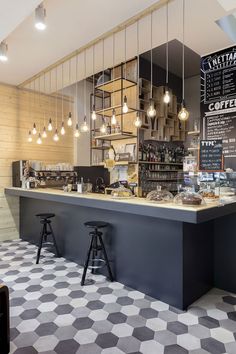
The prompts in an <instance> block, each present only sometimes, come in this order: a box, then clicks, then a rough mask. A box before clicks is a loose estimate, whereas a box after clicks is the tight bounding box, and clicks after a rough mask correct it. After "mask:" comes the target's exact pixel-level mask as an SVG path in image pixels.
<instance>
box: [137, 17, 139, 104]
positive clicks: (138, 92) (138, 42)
mask: <svg viewBox="0 0 236 354" xmlns="http://www.w3.org/2000/svg"><path fill="white" fill-rule="evenodd" d="M137 92H138V97H137V99H138V98H139V20H138V21H137ZM137 106H138V102H137ZM137 108H138V107H137Z"/></svg>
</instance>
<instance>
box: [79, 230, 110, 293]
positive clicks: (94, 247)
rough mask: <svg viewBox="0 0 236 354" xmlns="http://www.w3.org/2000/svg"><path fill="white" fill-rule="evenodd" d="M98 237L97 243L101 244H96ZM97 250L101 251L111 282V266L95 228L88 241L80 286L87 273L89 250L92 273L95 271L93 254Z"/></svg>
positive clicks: (95, 253)
mask: <svg viewBox="0 0 236 354" xmlns="http://www.w3.org/2000/svg"><path fill="white" fill-rule="evenodd" d="M98 239H99V243H100V245H101V246H98V242H97V240H98ZM97 251H101V252H102V253H103V256H104V260H105V264H106V266H107V270H108V274H109V278H110V281H111V282H112V281H113V275H112V271H111V267H110V264H109V260H108V257H107V252H106V249H105V246H104V242H103V239H102V236H101V233H99V232H97V230H95V233H93V235H92V236H91V241H90V246H89V250H88V253H87V258H86V261H85V264H84V271H83V275H82V280H81V285H82V286H83V285H84V282H85V278H86V274H87V270H88V265H89V261H90V257H91V252H92V267H91V268H92V273H93V274H94V271H95V267H94V263H95V256H96V255H97Z"/></svg>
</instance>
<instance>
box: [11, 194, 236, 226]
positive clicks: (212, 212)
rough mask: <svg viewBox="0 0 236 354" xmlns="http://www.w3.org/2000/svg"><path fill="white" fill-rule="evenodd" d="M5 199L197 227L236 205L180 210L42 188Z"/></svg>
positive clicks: (137, 200) (143, 201) (135, 200)
mask: <svg viewBox="0 0 236 354" xmlns="http://www.w3.org/2000/svg"><path fill="white" fill-rule="evenodd" d="M5 193H6V195H12V196H18V197H28V198H34V199H41V200H42V199H43V200H47V201H54V202H61V203H68V204H74V205H78V206H84V207H92V208H101V209H107V210H114V211H115V210H116V211H118V212H125V213H131V214H140V215H144V216H150V217H156V218H163V219H170V220H176V221H183V222H190V223H199V222H202V221H207V220H211V219H214V218H217V217H220V216H223V215H227V214H231V213H233V212H236V202H234V203H230V204H226V205H222V204H219V203H217V202H215V203H211V204H204V205H199V206H183V205H177V204H174V203H163V204H161V203H160V204H155V203H152V202H148V201H147V200H146V199H144V198H137V197H133V198H130V199H114V198H112V197H111V196H109V195H104V194H96V193H87V194H79V193H77V192H64V191H62V190H57V189H51V188H45V189H44V188H41V189H23V188H16V187H10V188H5Z"/></svg>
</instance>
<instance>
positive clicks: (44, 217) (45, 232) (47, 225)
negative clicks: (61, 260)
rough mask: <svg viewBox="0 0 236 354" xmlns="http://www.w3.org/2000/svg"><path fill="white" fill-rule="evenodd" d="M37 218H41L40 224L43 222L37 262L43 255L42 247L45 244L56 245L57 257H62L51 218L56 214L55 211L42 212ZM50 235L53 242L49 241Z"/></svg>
mask: <svg viewBox="0 0 236 354" xmlns="http://www.w3.org/2000/svg"><path fill="white" fill-rule="evenodd" d="M35 216H36V217H37V218H39V219H40V224H42V229H41V233H40V239H39V246H38V252H37V259H36V264H38V263H39V259H40V255H41V249H42V247H43V245H47V246H49V245H52V246H54V249H55V254H56V256H57V257H60V254H59V250H58V247H57V243H56V238H55V235H54V232H53V229H52V225H51V222H52V221H51V220H50V219H51V218H53V217H54V216H55V214H53V213H40V214H36V215H35ZM48 236H51V237H52V242H48V240H47V238H48Z"/></svg>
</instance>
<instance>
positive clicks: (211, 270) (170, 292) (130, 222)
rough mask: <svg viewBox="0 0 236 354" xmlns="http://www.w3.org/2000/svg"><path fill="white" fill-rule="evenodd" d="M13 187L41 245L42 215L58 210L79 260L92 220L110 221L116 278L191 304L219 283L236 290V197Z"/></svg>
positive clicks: (63, 238)
mask: <svg viewBox="0 0 236 354" xmlns="http://www.w3.org/2000/svg"><path fill="white" fill-rule="evenodd" d="M5 193H6V196H7V195H11V196H15V197H16V198H20V237H21V238H22V239H23V240H27V241H29V242H32V243H37V240H38V237H39V232H40V230H39V228H40V226H39V225H38V223H37V219H36V218H35V214H37V213H42V212H53V213H55V214H56V218H55V221H54V224H53V226H54V230H55V233H56V236H57V240H58V244H59V247H60V252H61V253H62V255H63V256H64V257H65V258H67V259H70V260H73V261H75V262H77V263H79V264H83V261H84V257H85V255H86V251H87V248H88V242H89V238H88V232H87V230H86V228H85V227H84V222H86V221H89V220H101V221H106V222H108V223H109V224H110V227H109V228H108V229H107V230H106V234H105V235H104V240H105V243H106V247H107V250H108V254H109V258H110V260H111V265H112V268H113V273H114V275H115V279H116V280H117V281H119V282H121V283H123V284H125V285H127V286H130V287H132V288H134V289H137V290H139V291H142V292H144V293H145V294H148V295H150V296H153V297H154V298H157V299H160V300H162V301H164V302H166V303H168V304H170V305H173V306H176V307H178V308H180V309H185V308H186V307H187V306H189V305H190V304H191V303H193V302H194V301H195V300H197V299H198V298H199V297H200V296H202V295H203V294H204V293H206V292H207V291H208V290H210V289H211V288H212V287H214V286H215V287H219V288H222V289H224V290H228V291H232V292H236V284H235V279H236V262H235V261H234V259H235V250H236V236H235V235H234V232H235V223H236V221H235V220H236V218H235V216H236V203H231V204H227V205H224V206H223V205H221V206H219V205H217V204H212V205H211V206H209V205H204V206H199V207H183V206H176V205H174V204H165V205H155V204H152V203H149V202H147V201H145V200H144V199H140V198H133V199H131V200H113V199H111V197H109V196H104V195H97V194H87V195H80V194H78V193H64V192H63V191H55V190H50V189H45V190H42V189H38V190H25V189H20V188H7V189H5ZM78 281H79V280H78Z"/></svg>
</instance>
